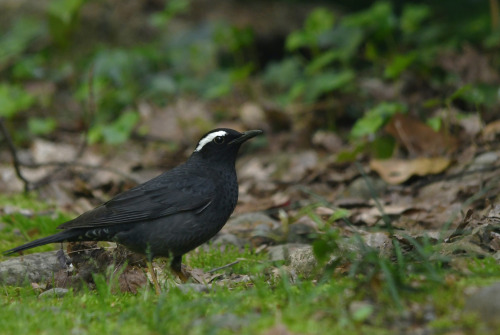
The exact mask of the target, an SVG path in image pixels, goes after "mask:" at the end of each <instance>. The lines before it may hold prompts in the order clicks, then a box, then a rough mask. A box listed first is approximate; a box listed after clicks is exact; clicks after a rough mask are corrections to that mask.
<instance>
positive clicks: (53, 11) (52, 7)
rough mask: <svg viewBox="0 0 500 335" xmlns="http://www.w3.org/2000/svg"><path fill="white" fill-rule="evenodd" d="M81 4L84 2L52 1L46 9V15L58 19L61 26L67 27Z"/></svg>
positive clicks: (82, 0) (74, 0) (72, 0)
mask: <svg viewBox="0 0 500 335" xmlns="http://www.w3.org/2000/svg"><path fill="white" fill-rule="evenodd" d="M83 3H84V0H52V1H51V2H50V4H49V7H48V13H49V14H50V15H52V16H53V17H56V18H58V19H59V20H60V21H61V22H62V23H63V24H65V25H68V24H70V23H71V21H72V19H73V17H74V15H75V14H76V13H77V12H78V10H79V9H80V7H81V6H82V5H83Z"/></svg>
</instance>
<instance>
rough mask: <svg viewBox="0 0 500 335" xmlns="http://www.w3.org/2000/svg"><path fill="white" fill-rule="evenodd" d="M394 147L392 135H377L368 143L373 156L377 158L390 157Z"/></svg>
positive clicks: (394, 141) (394, 142)
mask: <svg viewBox="0 0 500 335" xmlns="http://www.w3.org/2000/svg"><path fill="white" fill-rule="evenodd" d="M395 147H396V140H395V139H394V138H393V137H392V136H382V137H377V138H376V139H375V140H374V141H373V142H372V143H370V149H371V151H372V153H373V156H374V157H375V158H378V159H387V158H390V157H392V154H393V153H394V148H395Z"/></svg>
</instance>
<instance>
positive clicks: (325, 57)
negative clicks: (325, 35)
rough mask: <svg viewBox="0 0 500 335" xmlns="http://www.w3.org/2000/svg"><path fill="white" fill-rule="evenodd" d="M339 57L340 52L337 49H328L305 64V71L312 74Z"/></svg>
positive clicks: (340, 55)
mask: <svg viewBox="0 0 500 335" xmlns="http://www.w3.org/2000/svg"><path fill="white" fill-rule="evenodd" d="M341 57H342V53H341V52H340V51H339V50H328V51H326V52H324V53H323V54H321V55H319V56H318V57H316V58H315V59H313V60H312V61H311V62H310V63H309V64H308V65H307V67H306V73H307V74H308V75H311V74H314V73H316V72H318V71H320V70H322V69H323V68H324V67H326V66H327V65H329V64H330V63H332V62H333V61H335V60H337V59H339V58H341Z"/></svg>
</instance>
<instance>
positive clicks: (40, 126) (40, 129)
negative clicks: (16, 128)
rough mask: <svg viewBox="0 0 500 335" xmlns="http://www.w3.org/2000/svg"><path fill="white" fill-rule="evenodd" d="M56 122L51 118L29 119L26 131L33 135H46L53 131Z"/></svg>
mask: <svg viewBox="0 0 500 335" xmlns="http://www.w3.org/2000/svg"><path fill="white" fill-rule="evenodd" d="M56 126H57V122H56V120H55V119H53V118H43V119H42V118H30V119H28V129H29V130H30V132H31V133H32V134H34V135H47V134H49V133H51V132H53V131H54V129H55V128H56Z"/></svg>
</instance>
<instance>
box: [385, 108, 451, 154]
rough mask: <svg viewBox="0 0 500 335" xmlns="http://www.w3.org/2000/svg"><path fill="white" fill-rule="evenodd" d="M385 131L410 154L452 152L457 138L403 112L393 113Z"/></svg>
mask: <svg viewBox="0 0 500 335" xmlns="http://www.w3.org/2000/svg"><path fill="white" fill-rule="evenodd" d="M385 131H386V132H388V133H389V134H391V135H392V136H394V137H395V138H396V140H397V141H398V142H399V144H400V145H402V146H403V147H405V148H406V149H407V150H408V152H409V153H410V155H412V156H414V157H415V156H425V157H435V156H439V155H442V154H444V153H449V152H453V151H455V150H456V148H457V144H458V142H457V139H456V138H454V137H453V136H451V135H450V134H443V133H440V132H437V131H435V130H434V129H432V128H431V127H429V126H428V125H426V124H425V123H422V122H421V121H420V120H418V119H415V118H413V117H411V116H408V115H404V114H395V115H394V116H393V117H392V119H391V121H389V123H388V124H387V125H386V126H385Z"/></svg>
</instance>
